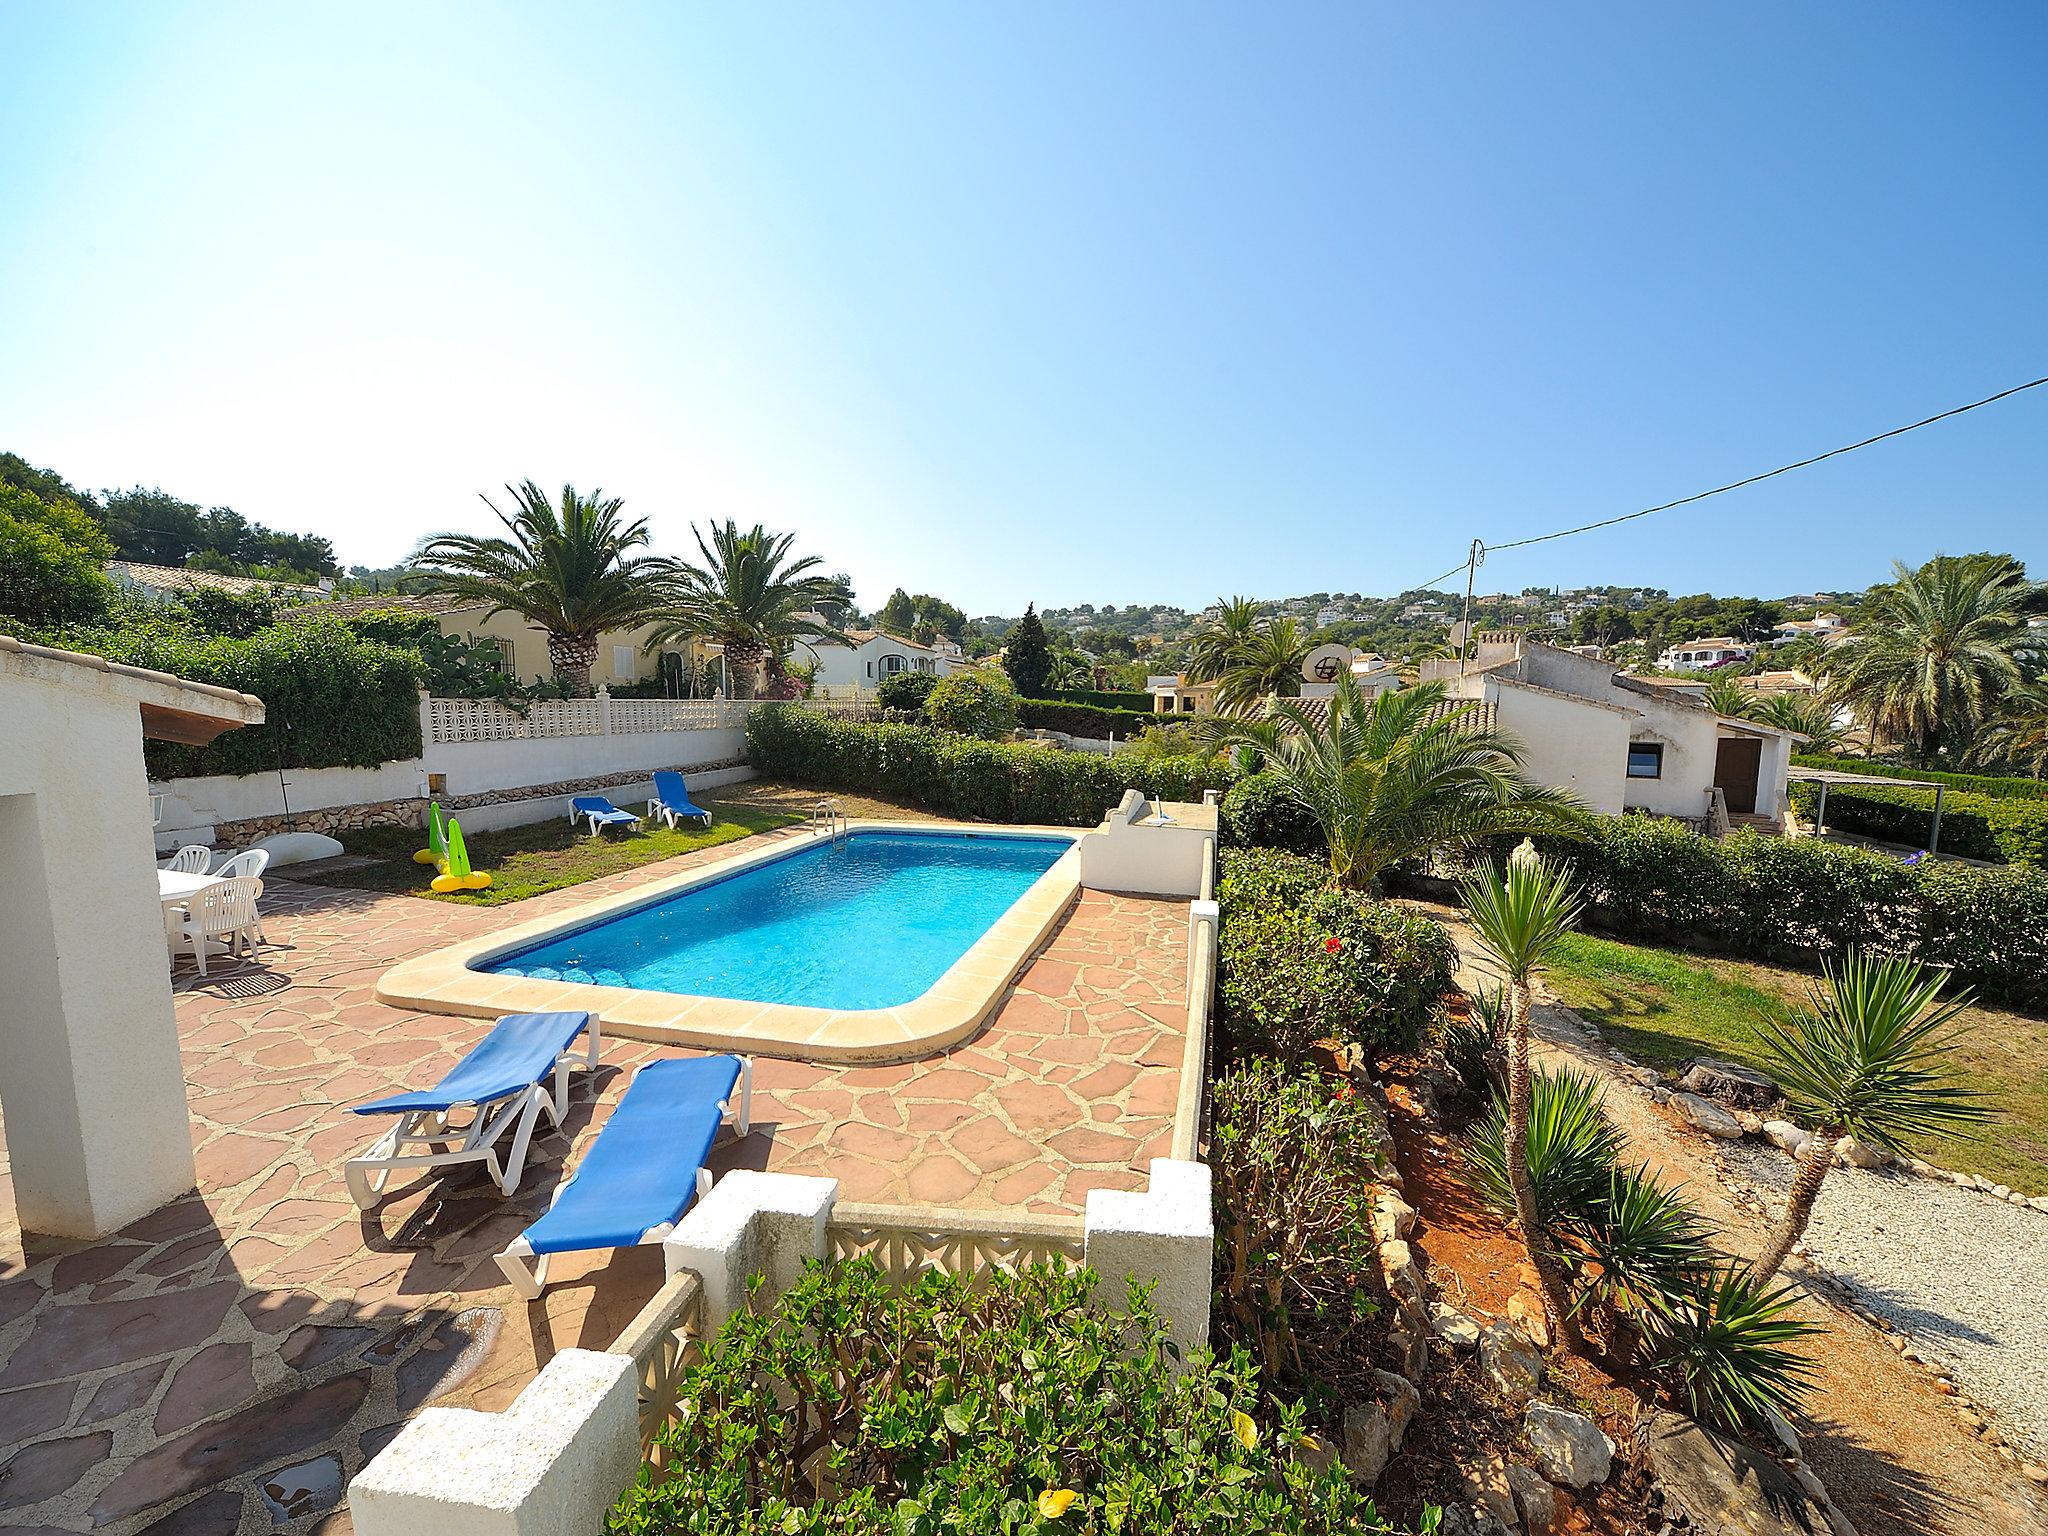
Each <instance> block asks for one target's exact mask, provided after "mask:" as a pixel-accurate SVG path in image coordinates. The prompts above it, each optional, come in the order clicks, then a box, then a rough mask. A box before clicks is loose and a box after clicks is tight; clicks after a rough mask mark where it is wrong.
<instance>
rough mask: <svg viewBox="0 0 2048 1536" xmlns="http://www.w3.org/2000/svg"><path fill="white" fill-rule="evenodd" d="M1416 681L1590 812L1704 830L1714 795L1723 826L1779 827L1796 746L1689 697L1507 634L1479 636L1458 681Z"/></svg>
mask: <svg viewBox="0 0 2048 1536" xmlns="http://www.w3.org/2000/svg"><path fill="white" fill-rule="evenodd" d="M1422 676H1423V679H1424V681H1431V680H1435V681H1441V682H1443V683H1445V684H1446V685H1447V686H1448V688H1449V691H1450V693H1451V696H1452V697H1454V698H1461V699H1472V700H1475V701H1477V702H1480V703H1482V704H1484V705H1485V706H1486V707H1487V713H1488V714H1489V715H1490V717H1491V721H1490V723H1492V724H1493V725H1494V726H1495V727H1496V728H1498V729H1499V730H1501V731H1504V732H1506V733H1507V734H1509V735H1511V736H1513V737H1515V738H1516V739H1517V740H1518V741H1520V742H1521V744H1522V748H1523V751H1524V758H1523V766H1524V767H1525V769H1526V770H1527V771H1528V773H1529V774H1530V775H1531V777H1533V778H1535V779H1537V780H1539V781H1540V782H1542V783H1546V784H1554V785H1558V786H1559V787H1561V788H1564V789H1569V790H1570V791H1572V793H1574V794H1575V795H1577V796H1578V797H1579V798H1580V799H1581V800H1582V801H1584V802H1585V803H1586V805H1587V806H1588V807H1590V808H1591V809H1593V810H1596V811H1602V812H1605V813H1606V814H1608V815H1619V814H1621V813H1622V812H1624V811H1646V812H1649V813H1651V814H1653V815H1658V816H1673V817H1679V818H1682V819H1685V820H1688V821H1694V822H1704V821H1708V820H1710V819H1711V818H1712V814H1713V791H1715V790H1717V789H1718V790H1719V791H1720V792H1721V798H1722V800H1723V801H1724V802H1725V807H1726V811H1727V814H1728V816H1729V818H1730V819H1731V820H1737V821H1741V820H1749V821H1755V822H1758V823H1764V824H1769V825H1772V826H1776V825H1778V824H1780V823H1781V822H1782V821H1783V819H1784V814H1785V777H1786V771H1787V769H1788V767H1789V766H1790V761H1791V754H1792V748H1793V745H1794V743H1795V742H1797V741H1799V740H1801V739H1802V738H1800V737H1799V736H1797V735H1796V734H1795V733H1793V732H1791V731H1782V730H1778V729H1776V728H1774V727H1772V726H1768V725H1760V724H1758V723H1757V722H1756V721H1754V720H1739V719H1736V718H1734V717H1732V716H1728V715H1718V714H1716V713H1714V711H1713V710H1711V709H1709V708H1708V707H1707V705H1706V704H1705V702H1704V701H1702V700H1701V699H1698V698H1695V697H1691V696H1690V694H1689V690H1684V689H1674V688H1670V687H1666V686H1659V685H1658V684H1656V683H1652V682H1649V681H1647V680H1645V679H1643V678H1638V677H1629V676H1627V675H1626V674H1624V673H1622V672H1621V671H1619V670H1618V669H1617V668H1616V667H1615V666H1614V665H1613V664H1612V663H1611V662H1604V661H1598V660H1595V659H1594V658H1592V657H1589V656H1580V655H1577V654H1575V653H1574V652H1571V651H1567V650H1561V649H1559V648H1558V647H1556V646H1551V645H1544V644H1542V643H1541V642H1540V641H1536V640H1531V639H1528V638H1527V637H1526V636H1523V635H1521V634H1518V633H1515V632H1513V631H1507V632H1501V633H1492V634H1481V635H1480V636H1479V637H1478V644H1477V646H1476V648H1475V654H1474V656H1473V657H1472V659H1471V660H1470V661H1468V662H1467V663H1466V667H1465V673H1464V675H1463V676H1462V677H1461V676H1459V673H1458V663H1457V661H1456V660H1455V659H1450V660H1438V661H1430V662H1425V663H1424V664H1423V667H1422Z"/></svg>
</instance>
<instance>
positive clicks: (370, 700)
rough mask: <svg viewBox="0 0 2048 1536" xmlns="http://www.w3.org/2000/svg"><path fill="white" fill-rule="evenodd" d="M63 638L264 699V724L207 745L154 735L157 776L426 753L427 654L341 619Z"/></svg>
mask: <svg viewBox="0 0 2048 1536" xmlns="http://www.w3.org/2000/svg"><path fill="white" fill-rule="evenodd" d="M62 643H64V644H68V645H70V646H71V647H72V648H74V649H80V650H89V651H91V652H92V653H93V654H95V655H99V656H104V657H106V658H107V659H108V660H109V661H120V662H126V663H128V664H129V665H131V666H137V667H150V668H154V669H155V670H156V671H159V672H172V673H175V674H177V675H178V676H179V677H182V678H186V679H188V680H190V681H192V682H195V683H215V684H218V685H219V686H221V687H224V688H238V689H240V690H241V691H242V692H243V693H253V694H255V695H256V697H257V698H259V699H261V700H262V701H263V706H264V716H265V718H264V723H263V724H262V725H258V726H243V727H241V728H240V729H239V730H233V731H227V732H224V733H223V734H221V735H220V736H218V737H216V738H215V739H214V740H213V741H212V742H211V743H210V744H209V745H207V746H203V747H189V746H184V745H181V744H180V743H177V742H171V741H150V742H145V743H144V744H143V756H144V759H145V761H146V762H147V763H148V765H149V773H150V777H152V778H156V779H167V778H185V777H188V776H196V775H200V774H216V773H220V774H250V773H271V772H275V771H276V770H277V769H279V768H374V767H376V766H377V765H378V764H379V763H388V762H391V761H393V760H394V759H397V758H407V757H418V756H419V755H420V708H419V690H420V683H421V680H422V678H423V677H424V675H425V672H424V667H423V664H422V663H421V661H420V657H419V653H418V652H416V651H411V650H406V649H404V648H402V647H399V646H394V645H387V644H385V643H384V642H382V641H380V640H368V639H365V638H363V637H362V636H361V635H359V634H357V633H356V632H355V631H353V630H352V629H350V628H349V627H348V626H346V625H344V624H340V623H337V622H336V621H334V620H332V619H320V620H313V621H309V622H304V623H292V624H273V625H271V626H270V627H269V628H267V629H261V630H258V631H257V632H256V633H255V634H253V635H251V636H250V637H249V638H248V639H246V640H237V639H232V638H229V637H227V636H205V635H197V634H194V633H192V632H190V631H187V630H181V629H177V628H175V627H173V626H170V625H150V626H146V627H139V628H136V629H123V630H96V631H88V632H84V633H73V634H69V635H67V636H66V637H65V639H64V641H63V642H62Z"/></svg>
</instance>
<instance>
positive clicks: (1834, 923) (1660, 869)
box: [1538, 793, 2048, 1008]
mask: <svg viewBox="0 0 2048 1536" xmlns="http://www.w3.org/2000/svg"><path fill="white" fill-rule="evenodd" d="M1834 803H1835V802H1834V795H1833V794H1832V793H1830V794H1829V796H1828V811H1829V816H1830V819H1832V817H1833V813H1834ZM1944 825H1945V823H1944ZM1538 842H1539V844H1540V845H1542V846H1543V851H1544V852H1545V853H1547V854H1549V855H1551V856H1552V857H1555V858H1558V859H1560V860H1564V861H1567V862H1570V863H1571V864H1573V865H1574V866H1576V868H1577V870H1578V872H1579V877H1580V879H1581V881H1582V882H1583V885H1584V888H1585V891H1586V894H1587V897H1588V898H1589V900H1590V902H1591V904H1592V905H1591V908H1590V910H1589V913H1588V918H1589V922H1590V923H1591V925H1592V926H1594V927H1598V928H1602V929H1605V930H1606V931H1608V932H1610V933H1615V934H1618V935H1621V936H1623V937H1628V938H1642V939H1647V940H1651V941H1654V942H1660V943H1667V944H1676V945H1679V946H1682V947H1686V948H1692V949H1701V950H1708V951H1714V952H1721V953H1727V954H1733V955H1737V956H1740V957H1741V958H1743V959H1755V960H1769V961H1776V962H1779V963H1781V964H1789V965H1797V966H1804V967H1812V966H1815V965H1817V964H1818V963H1819V962H1820V961H1821V960H1823V959H1832V958H1835V957H1837V956H1840V955H1841V954H1843V953H1844V952H1845V951H1846V950H1848V949H1849V947H1850V946H1851V945H1855V946H1858V947H1860V948H1864V949H1870V950H1875V951H1877V952H1878V953H1881V954H1902V955H1910V956H1913V957H1914V958H1916V959H1919V960H1922V961H1925V962H1926V963H1928V964H1931V965H1942V966H1948V967H1950V968H1951V969H1953V970H1954V971H1955V973H1956V977H1957V980H1958V981H1960V982H1962V983H1964V984H1966V985H1968V986H1970V987H1971V988H1973V989H1974V990H1975V991H1976V993H1977V995H1978V997H1979V998H1980V999H1982V1000H1983V1001H1985V1002H1993V1003H2005V1004H2009V1005H2013V1006H2017V1007H2022V1008H2042V1007H2048V871H2043V870H2040V869H2035V868H2029V867H2025V866H2021V865H2007V866H2004V867H2000V868H1993V869H1984V868H1980V867H1978V866H1976V865H1971V864H1944V863H1940V862H1928V863H1923V864H1918V865H1909V864H1905V863H1903V862H1901V861H1900V860H1898V859H1896V858H1893V857H1891V856H1890V855H1888V854H1883V853H1878V852H1876V851H1874V850H1872V849H1868V848H1856V847H1851V846H1848V845H1845V844H1841V843H1824V842H1820V841H1817V840H1815V839H1813V838H1781V837H1767V836H1765V835H1764V834H1762V833H1759V832H1757V831H1755V830H1754V829H1752V828H1748V827H1743V828H1740V829H1738V830H1737V831H1736V832H1735V833H1734V834H1733V835H1732V836H1730V837H1727V838H1723V839H1721V840H1719V841H1716V840H1714V839H1712V838H1705V837H1701V836H1699V835H1698V834H1696V833H1694V832H1691V831H1689V830H1688V829H1686V828H1685V827H1683V826H1681V825H1679V824H1678V823H1676V822H1670V821H1663V820H1659V819H1657V818H1655V817H1649V816H1620V817H1596V818H1594V819H1593V823H1592V825H1591V827H1590V828H1589V831H1588V835H1587V837H1586V838H1585V839H1584V840H1581V841H1573V842H1566V841H1562V840H1554V839H1538Z"/></svg>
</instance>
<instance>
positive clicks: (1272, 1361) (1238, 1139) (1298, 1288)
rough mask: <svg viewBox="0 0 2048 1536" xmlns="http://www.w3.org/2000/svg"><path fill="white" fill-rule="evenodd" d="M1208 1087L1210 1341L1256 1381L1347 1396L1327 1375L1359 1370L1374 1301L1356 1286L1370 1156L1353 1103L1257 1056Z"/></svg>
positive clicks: (1349, 1093) (1365, 1238) (1335, 1086)
mask: <svg viewBox="0 0 2048 1536" xmlns="http://www.w3.org/2000/svg"><path fill="white" fill-rule="evenodd" d="M1209 1095H1210V1106H1211V1111H1212V1114H1213V1116H1214V1125H1215V1132H1214V1135H1213V1136H1212V1137H1211V1139H1210V1145H1209V1168H1210V1173H1211V1178H1212V1184H1211V1189H1212V1192H1213V1203H1214V1207H1215V1220H1216V1302H1217V1311H1216V1321H1215V1329H1216V1335H1217V1339H1218V1341H1219V1343H1221V1344H1228V1345H1235V1346H1241V1347H1243V1348H1244V1349H1246V1350H1248V1351H1250V1353H1251V1355H1252V1358H1253V1359H1255V1360H1256V1361H1257V1362H1258V1364H1259V1368H1260V1370H1261V1371H1262V1372H1264V1373H1265V1377H1266V1383H1267V1386H1268V1388H1269V1390H1270V1389H1272V1388H1275V1387H1277V1386H1278V1385H1280V1384H1281V1383H1282V1382H1285V1383H1287V1384H1288V1385H1289V1386H1290V1387H1296V1386H1299V1385H1303V1384H1307V1383H1315V1384H1319V1385H1323V1386H1337V1387H1338V1388H1339V1395H1340V1396H1355V1395H1356V1394H1345V1393H1343V1392H1342V1388H1341V1383H1342V1382H1343V1381H1344V1380H1345V1379H1346V1378H1348V1377H1353V1376H1358V1377H1363V1376H1364V1375H1365V1373H1366V1372H1367V1371H1368V1370H1369V1369H1370V1368H1371V1363H1372V1357H1373V1355H1374V1354H1375V1352H1376V1349H1375V1343H1376V1341H1374V1340H1372V1339H1370V1338H1364V1337H1361V1336H1360V1333H1361V1327H1362V1325H1363V1324H1364V1323H1365V1322H1366V1321H1367V1320H1368V1319H1370V1318H1371V1317H1372V1316H1374V1315H1375V1314H1376V1313H1377V1312H1378V1311H1379V1304H1378V1302H1377V1301H1376V1300H1375V1299H1374V1298H1373V1297H1372V1296H1371V1295H1370V1294H1368V1293H1367V1286H1368V1282H1369V1277H1370V1276H1371V1275H1372V1274H1373V1273H1374V1270H1375V1265H1374V1255H1375V1252H1376V1248H1377V1244H1376V1242H1375V1239H1374V1237H1373V1233H1372V1221H1371V1213H1372V1200H1371V1191H1372V1185H1373V1180H1374V1179H1375V1178H1376V1177H1377V1176H1378V1173H1379V1157H1378V1155H1377V1153H1376V1152H1375V1151H1374V1150H1373V1147H1374V1143H1373V1140H1372V1135H1371V1131H1370V1128H1369V1126H1368V1124H1367V1113H1368V1111H1367V1109H1366V1105H1365V1101H1364V1100H1362V1099H1361V1098H1359V1096H1358V1094H1357V1091H1356V1090H1355V1089H1353V1087H1352V1086H1351V1084H1350V1083H1349V1082H1333V1081H1332V1080H1331V1079H1329V1078H1327V1077H1325V1076H1323V1075H1322V1074H1321V1073H1318V1072H1302V1071H1299V1070H1291V1069H1289V1068H1286V1067H1283V1066H1281V1065H1280V1064H1278V1063H1276V1062H1273V1061H1267V1060H1255V1061H1249V1062H1246V1063H1244V1064H1243V1065H1241V1066H1239V1067H1237V1068H1236V1069H1234V1070H1233V1071H1230V1072H1226V1073H1225V1074H1224V1075H1223V1076H1221V1077H1219V1078H1217V1079H1216V1080H1215V1082H1214V1083H1212V1084H1211V1085H1210V1088H1209ZM1365 1390H1367V1391H1369V1390H1370V1387H1369V1385H1368V1386H1366V1387H1365ZM1329 1417H1331V1418H1334V1417H1336V1415H1334V1414H1332V1415H1329Z"/></svg>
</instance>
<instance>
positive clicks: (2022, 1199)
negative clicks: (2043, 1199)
mask: <svg viewBox="0 0 2048 1536" xmlns="http://www.w3.org/2000/svg"><path fill="white" fill-rule="evenodd" d="M2005 1203H2006V1204H2007V1205H2025V1204H2026V1203H2027V1197H2026V1196H2025V1195H2023V1194H2021V1193H2020V1192H2019V1191H2018V1190H2014V1191H2013V1192H2012V1193H2011V1194H2009V1195H2007V1196H2006V1197H2005Z"/></svg>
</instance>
